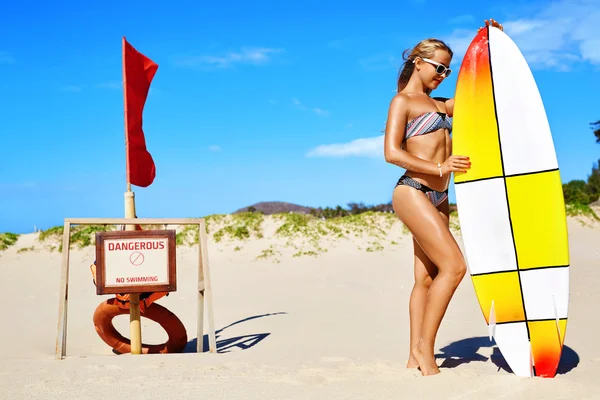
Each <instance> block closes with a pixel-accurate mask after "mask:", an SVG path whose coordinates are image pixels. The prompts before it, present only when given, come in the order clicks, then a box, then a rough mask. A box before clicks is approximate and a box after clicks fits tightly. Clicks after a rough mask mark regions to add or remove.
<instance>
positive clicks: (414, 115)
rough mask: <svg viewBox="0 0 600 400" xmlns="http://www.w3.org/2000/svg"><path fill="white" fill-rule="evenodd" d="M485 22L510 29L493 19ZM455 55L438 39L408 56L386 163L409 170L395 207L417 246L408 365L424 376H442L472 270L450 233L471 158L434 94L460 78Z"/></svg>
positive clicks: (449, 103)
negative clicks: (449, 314)
mask: <svg viewBox="0 0 600 400" xmlns="http://www.w3.org/2000/svg"><path fill="white" fill-rule="evenodd" d="M485 24H486V26H489V25H492V26H494V27H497V28H499V29H502V25H500V24H499V23H497V22H496V21H494V20H493V19H491V20H489V21H485ZM479 29H481V28H479ZM407 54H408V55H407ZM452 56H453V53H452V50H451V49H450V48H449V47H448V46H447V45H446V44H445V43H444V42H442V41H441V40H437V39H426V40H423V41H421V42H420V43H418V44H417V45H416V46H415V47H414V48H413V49H412V50H411V51H410V52H405V54H404V60H405V62H404V65H403V67H402V70H401V72H400V74H399V77H398V93H397V94H396V95H395V96H394V98H393V99H392V101H391V104H390V108H389V111H388V119H387V123H386V129H385V143H384V152H385V160H386V161H387V162H388V163H391V164H395V165H397V166H399V167H401V168H404V169H405V170H406V172H405V174H404V175H403V176H402V177H401V178H400V179H399V180H398V183H397V185H396V187H395V189H394V193H393V196H392V205H393V208H394V212H395V213H396V215H397V216H398V218H399V219H400V220H401V221H402V222H403V223H404V224H405V225H406V226H407V227H408V229H409V230H410V231H411V233H412V236H413V246H414V275H415V284H414V287H413V290H412V293H411V296H410V303H409V311H410V354H409V360H408V364H407V367H408V368H419V369H420V370H421V374H423V375H434V374H437V373H439V372H440V370H439V368H438V366H437V364H436V361H435V356H434V345H435V338H436V335H437V331H438V328H439V326H440V323H441V321H442V318H443V316H444V314H445V313H446V309H447V307H448V304H449V302H450V299H451V298H452V296H453V294H454V292H455V290H456V288H457V287H458V285H459V283H460V282H461V280H462V279H463V277H464V275H465V272H466V263H465V260H464V258H463V255H462V253H461V251H460V248H459V246H458V244H457V243H456V241H455V240H454V237H453V236H452V234H451V232H450V229H449V224H448V219H449V217H448V214H449V206H448V185H449V183H450V174H451V173H452V172H456V171H463V172H466V171H467V170H468V169H469V168H470V167H471V163H470V161H469V157H468V156H465V155H452V142H451V138H450V133H451V130H452V121H451V117H452V113H453V107H454V99H441V98H432V97H431V96H430V94H431V92H432V91H433V90H435V89H437V88H438V86H439V85H440V84H441V83H442V82H443V81H444V79H445V78H447V77H448V76H449V75H450V73H451V72H452V71H451V69H450V61H451V60H452Z"/></svg>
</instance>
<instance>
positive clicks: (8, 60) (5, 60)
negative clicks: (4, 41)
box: [0, 51, 17, 64]
mask: <svg viewBox="0 0 600 400" xmlns="http://www.w3.org/2000/svg"><path fill="white" fill-rule="evenodd" d="M15 62H17V60H15V58H14V57H13V56H12V55H11V54H10V53H7V52H5V51H0V64H14V63H15Z"/></svg>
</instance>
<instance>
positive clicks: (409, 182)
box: [396, 175, 448, 207]
mask: <svg viewBox="0 0 600 400" xmlns="http://www.w3.org/2000/svg"><path fill="white" fill-rule="evenodd" d="M398 185H406V186H410V187H413V188H415V189H417V190H420V191H421V192H423V193H425V196H427V198H428V199H429V200H430V201H431V203H433V205H434V206H435V207H437V206H439V205H440V204H442V203H443V202H444V200H446V199H447V198H448V189H446V190H444V191H443V192H438V191H437V190H433V189H431V188H430V187H428V186H426V185H423V184H422V183H421V182H417V181H415V180H414V179H412V178H411V177H410V176H406V175H402V176H401V177H400V179H399V180H398V183H397V184H396V186H398Z"/></svg>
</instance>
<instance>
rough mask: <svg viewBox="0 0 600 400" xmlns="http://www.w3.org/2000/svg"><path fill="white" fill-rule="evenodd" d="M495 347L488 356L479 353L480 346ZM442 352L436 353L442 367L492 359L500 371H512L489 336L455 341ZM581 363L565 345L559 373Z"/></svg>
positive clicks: (566, 371)
mask: <svg viewBox="0 0 600 400" xmlns="http://www.w3.org/2000/svg"><path fill="white" fill-rule="evenodd" d="M484 347H494V349H493V352H492V355H491V356H490V357H489V358H488V357H486V356H482V355H481V354H479V353H477V351H478V350H479V349H480V348H484ZM440 351H441V353H440V354H436V355H435V357H436V358H438V359H444V361H443V362H442V364H441V365H440V368H456V367H458V366H459V365H462V364H468V363H470V362H477V361H483V362H485V361H488V360H489V359H491V361H492V362H493V363H494V365H496V366H497V367H498V371H500V369H503V370H504V371H506V372H508V373H512V370H511V368H510V367H509V366H508V364H507V363H506V360H504V357H502V354H501V353H500V350H499V349H498V347H497V346H496V342H495V341H494V340H490V339H489V338H488V337H487V336H480V337H472V338H468V339H463V340H459V341H457V342H453V343H451V344H449V345H448V346H445V347H443V348H441V349H440ZM578 364H579V355H578V354H577V353H576V352H575V351H574V350H573V349H572V348H570V347H568V346H566V345H565V346H563V352H562V355H561V358H560V363H559V364H558V370H557V374H566V373H568V372H570V371H571V370H572V369H574V368H576V367H577V365H578Z"/></svg>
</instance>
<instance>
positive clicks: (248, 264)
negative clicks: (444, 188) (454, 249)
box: [0, 213, 600, 400]
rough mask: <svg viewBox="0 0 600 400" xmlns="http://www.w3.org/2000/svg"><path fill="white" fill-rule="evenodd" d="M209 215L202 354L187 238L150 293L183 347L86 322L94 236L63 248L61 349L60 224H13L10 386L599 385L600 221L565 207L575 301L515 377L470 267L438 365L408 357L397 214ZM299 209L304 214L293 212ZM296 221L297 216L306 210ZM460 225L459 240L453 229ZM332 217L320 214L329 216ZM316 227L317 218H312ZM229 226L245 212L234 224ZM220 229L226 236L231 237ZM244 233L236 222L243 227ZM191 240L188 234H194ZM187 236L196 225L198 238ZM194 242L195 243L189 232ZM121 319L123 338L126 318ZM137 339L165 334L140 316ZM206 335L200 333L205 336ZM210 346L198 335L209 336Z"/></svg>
mask: <svg viewBox="0 0 600 400" xmlns="http://www.w3.org/2000/svg"><path fill="white" fill-rule="evenodd" d="M235 218H236V217H235V216H224V217H220V218H218V219H214V220H210V221H209V242H208V250H209V260H210V269H211V274H212V276H211V277H212V287H213V296H214V313H215V325H216V329H217V345H218V352H217V353H215V354H211V353H208V352H205V353H202V354H197V353H195V348H196V340H197V338H196V311H197V310H196V279H197V259H198V254H197V249H196V247H195V246H187V245H181V246H179V247H178V250H177V270H178V290H177V292H173V293H171V294H170V295H169V296H167V297H164V298H162V299H160V300H159V301H158V303H159V304H161V305H163V306H165V307H167V308H168V309H169V310H171V311H172V312H174V313H175V314H176V315H177V316H178V317H179V318H180V319H181V320H182V322H183V323H184V325H185V326H186V329H187V334H188V340H189V342H188V345H187V347H186V350H185V352H184V353H182V354H157V355H128V354H126V355H116V354H113V352H112V351H111V350H112V349H111V348H110V347H109V346H107V345H106V344H105V343H104V342H103V341H102V340H101V339H100V337H99V336H98V335H97V333H96V332H95V330H94V325H93V323H92V315H93V312H94V310H95V308H96V306H97V305H98V304H99V303H101V302H102V301H103V300H105V299H106V298H110V297H112V296H98V295H96V293H95V287H94V284H93V282H92V277H91V274H90V270H89V266H90V264H91V263H92V262H93V261H94V259H95V249H94V247H93V246H87V247H84V248H82V249H80V248H78V247H77V246H76V245H74V246H73V248H72V250H71V262H70V265H71V268H70V279H69V281H70V285H69V309H68V336H67V356H66V358H65V359H64V360H60V361H59V360H55V341H56V331H57V321H58V304H59V300H58V296H59V280H60V266H61V253H60V252H59V251H58V250H57V249H56V248H54V249H53V245H57V244H58V243H60V235H55V236H53V237H49V238H46V239H45V240H43V241H41V240H40V239H39V236H40V233H31V234H24V235H21V236H20V237H19V239H18V241H17V242H16V243H15V244H14V245H12V246H10V247H9V248H8V249H6V250H4V251H0V271H1V273H2V277H3V279H2V280H0V290H1V292H2V293H3V301H2V305H3V325H4V329H2V330H1V331H0V341H1V342H2V343H4V350H3V351H2V352H1V355H0V363H1V368H0V389H1V390H2V393H3V394H2V396H1V397H2V398H5V399H63V400H69V399H106V398H113V399H117V398H118V399H154V398H161V399H163V398H166V399H198V398H206V399H211V400H212V399H328V400H331V399H420V398H424V399H434V398H435V399H517V398H518V399H521V398H522V399H525V398H528V399H529V398H532V399H546V398H552V399H592V398H600V381H599V380H598V376H599V374H598V370H597V368H600V347H599V346H598V344H597V340H596V339H597V336H598V328H599V327H600V324H599V323H598V322H596V321H595V320H594V319H591V318H590V317H592V316H593V315H596V314H597V312H596V311H595V310H594V305H596V304H600V291H599V290H598V288H600V273H598V268H599V266H600V246H599V245H598V243H600V222H598V221H593V220H589V219H587V218H584V217H581V218H575V217H570V218H569V221H568V222H569V240H570V252H571V276H570V282H571V283H570V308H569V323H568V327H567V333H566V341H565V349H564V351H563V357H562V360H561V365H560V368H559V374H557V376H556V377H555V378H552V379H543V378H519V377H516V376H515V375H513V374H512V373H511V372H510V371H508V370H507V366H506V364H505V363H504V361H503V359H502V356H501V354H500V353H499V352H498V349H497V348H495V346H494V343H493V342H490V340H489V338H488V336H487V334H488V331H487V326H486V325H485V322H484V319H483V316H482V314H481V311H480V309H479V306H478V304H477V300H476V297H475V293H474V290H473V286H472V284H471V279H470V277H469V275H467V276H466V277H465V279H464V280H463V282H462V283H461V285H460V287H459V289H458V291H457V293H456V295H455V297H454V299H453V300H452V302H451V304H450V307H449V309H448V311H447V314H446V317H445V319H444V321H443V323H442V326H441V327H440V332H439V335H438V341H437V344H436V354H437V355H438V357H439V358H438V364H439V365H441V367H442V368H441V373H440V374H439V375H436V376H433V377H422V376H421V374H420V372H419V371H418V370H414V369H407V368H406V367H405V364H406V360H407V355H408V337H409V330H408V298H409V294H410V290H411V288H412V279H413V278H412V273H413V257H412V239H411V236H410V235H409V234H408V233H407V232H406V230H405V229H403V228H404V227H403V226H402V224H401V223H400V222H398V221H397V220H396V219H395V216H394V215H393V214H388V215H386V214H383V213H381V214H375V215H371V214H369V215H365V216H361V217H360V218H355V219H350V218H347V219H346V220H345V222H340V223H338V224H337V225H336V224H335V223H333V222H331V223H327V222H326V221H319V220H316V221H312V220H311V222H309V223H307V224H304V223H297V222H298V221H296V224H295V225H294V224H291V225H287V227H288V228H289V227H295V228H294V229H291V228H289V229H288V228H285V227H284V228H282V226H283V225H285V224H286V223H287V222H289V221H288V220H286V218H287V217H286V216H285V215H284V216H283V217H281V216H280V217H276V216H265V217H264V218H262V217H260V221H258V222H257V221H253V222H252V223H251V224H250V227H249V229H248V234H249V237H243V236H244V235H241V236H242V237H240V238H236V237H235V236H232V235H231V234H230V233H231V232H236V230H235V229H229V230H227V229H223V228H224V227H226V226H232V227H234V228H235V227H236V223H237V222H235ZM303 218H304V217H303ZM301 222H302V221H301ZM453 223H454V224H455V225H454V228H455V229H454V234H455V236H456V238H457V239H458V241H459V243H460V244H461V245H462V242H461V236H460V229H459V228H458V226H457V225H456V221H454V222H453ZM327 224H328V225H327ZM319 226H321V227H323V228H324V229H319V228H318V227H319ZM238 227H239V225H238ZM228 232H229V234H228ZM244 232H245V231H244ZM190 237H191V236H190ZM192 239H193V238H192ZM192 239H190V240H192ZM114 323H115V326H116V327H117V329H119V331H120V332H121V333H123V334H124V335H125V336H128V335H129V332H128V316H119V317H117V318H115V320H114ZM142 335H143V342H144V343H160V342H163V341H165V340H166V334H165V333H164V331H163V330H162V328H161V327H160V326H159V325H158V324H156V323H154V322H152V321H149V320H147V319H144V318H142ZM204 340H205V341H206V342H207V341H208V339H207V337H206V336H205V337H204ZM206 347H207V346H206Z"/></svg>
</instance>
